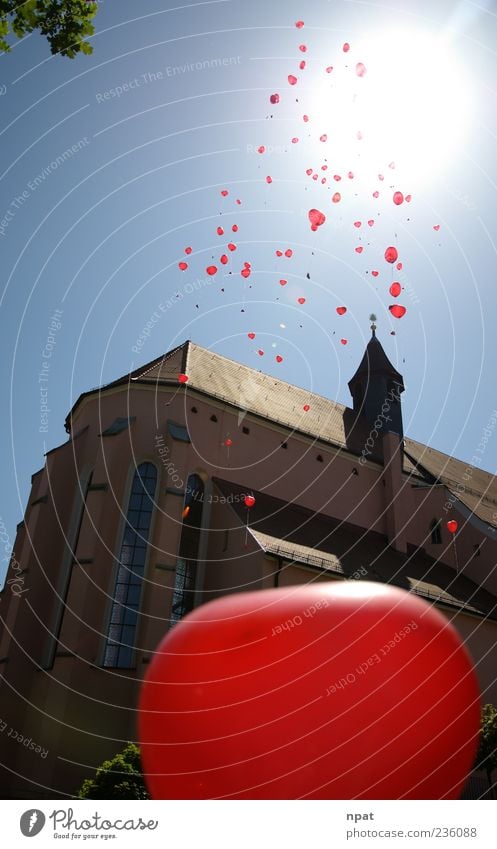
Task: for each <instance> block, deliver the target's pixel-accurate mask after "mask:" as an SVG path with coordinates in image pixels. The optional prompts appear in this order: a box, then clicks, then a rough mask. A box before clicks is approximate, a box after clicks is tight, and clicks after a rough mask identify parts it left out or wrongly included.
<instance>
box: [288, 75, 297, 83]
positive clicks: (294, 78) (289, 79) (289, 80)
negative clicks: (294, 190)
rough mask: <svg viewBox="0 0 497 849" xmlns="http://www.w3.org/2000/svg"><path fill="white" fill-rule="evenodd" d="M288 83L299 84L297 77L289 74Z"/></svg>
mask: <svg viewBox="0 0 497 849" xmlns="http://www.w3.org/2000/svg"><path fill="white" fill-rule="evenodd" d="M288 82H289V83H290V85H296V84H297V77H295V76H294V75H293V74H289V75H288Z"/></svg>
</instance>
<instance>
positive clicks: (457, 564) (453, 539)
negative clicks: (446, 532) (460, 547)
mask: <svg viewBox="0 0 497 849" xmlns="http://www.w3.org/2000/svg"><path fill="white" fill-rule="evenodd" d="M452 542H453V544H454V560H455V563H456V575H458V574H459V561H458V559H457V548H456V535H455V534H454V536H453V538H452Z"/></svg>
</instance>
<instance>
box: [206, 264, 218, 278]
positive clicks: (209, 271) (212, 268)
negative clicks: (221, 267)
mask: <svg viewBox="0 0 497 849" xmlns="http://www.w3.org/2000/svg"><path fill="white" fill-rule="evenodd" d="M205 270H206V272H207V274H210V276H211V277H212V275H213V274H217V267H216V266H215V265H208V266H207V268H206V269H205Z"/></svg>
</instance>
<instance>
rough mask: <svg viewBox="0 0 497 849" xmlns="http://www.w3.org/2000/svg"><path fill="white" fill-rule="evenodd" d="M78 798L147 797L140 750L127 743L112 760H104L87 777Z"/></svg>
mask: <svg viewBox="0 0 497 849" xmlns="http://www.w3.org/2000/svg"><path fill="white" fill-rule="evenodd" d="M78 798H79V799H149V798H150V796H149V794H148V792H147V788H146V787H145V782H144V780H143V776H142V772H141V762H140V750H139V748H138V746H135V744H134V743H128V744H127V745H126V746H125V747H124V749H123V750H122V752H119V753H118V754H117V755H115V756H114V757H113V758H112V760H108V761H104V762H103V764H102V766H100V767H99V768H98V769H97V771H96V773H95V778H87V779H86V780H85V781H84V782H83V786H82V787H81V790H80V791H79V793H78Z"/></svg>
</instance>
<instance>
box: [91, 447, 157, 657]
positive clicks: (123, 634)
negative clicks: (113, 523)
mask: <svg viewBox="0 0 497 849" xmlns="http://www.w3.org/2000/svg"><path fill="white" fill-rule="evenodd" d="M156 487H157V469H156V468H155V466H154V465H153V464H152V463H142V464H141V465H140V466H138V468H137V469H136V472H135V474H134V477H133V484H132V487H131V494H130V497H129V504H128V512H127V515H126V526H125V529H124V535H123V540H122V543H121V550H120V553H119V560H118V567H117V575H116V583H115V587H114V594H113V598H112V607H111V611H110V619H109V625H108V628H107V639H106V644H105V652H104V661H103V665H104V666H118V667H124V668H130V667H132V666H133V654H134V647H135V639H136V628H137V623H138V610H139V606H140V596H141V590H142V583H143V575H144V569H145V559H146V556H147V546H148V536H149V533H150V524H151V521H152V512H153V509H154V496H155V490H156Z"/></svg>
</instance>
